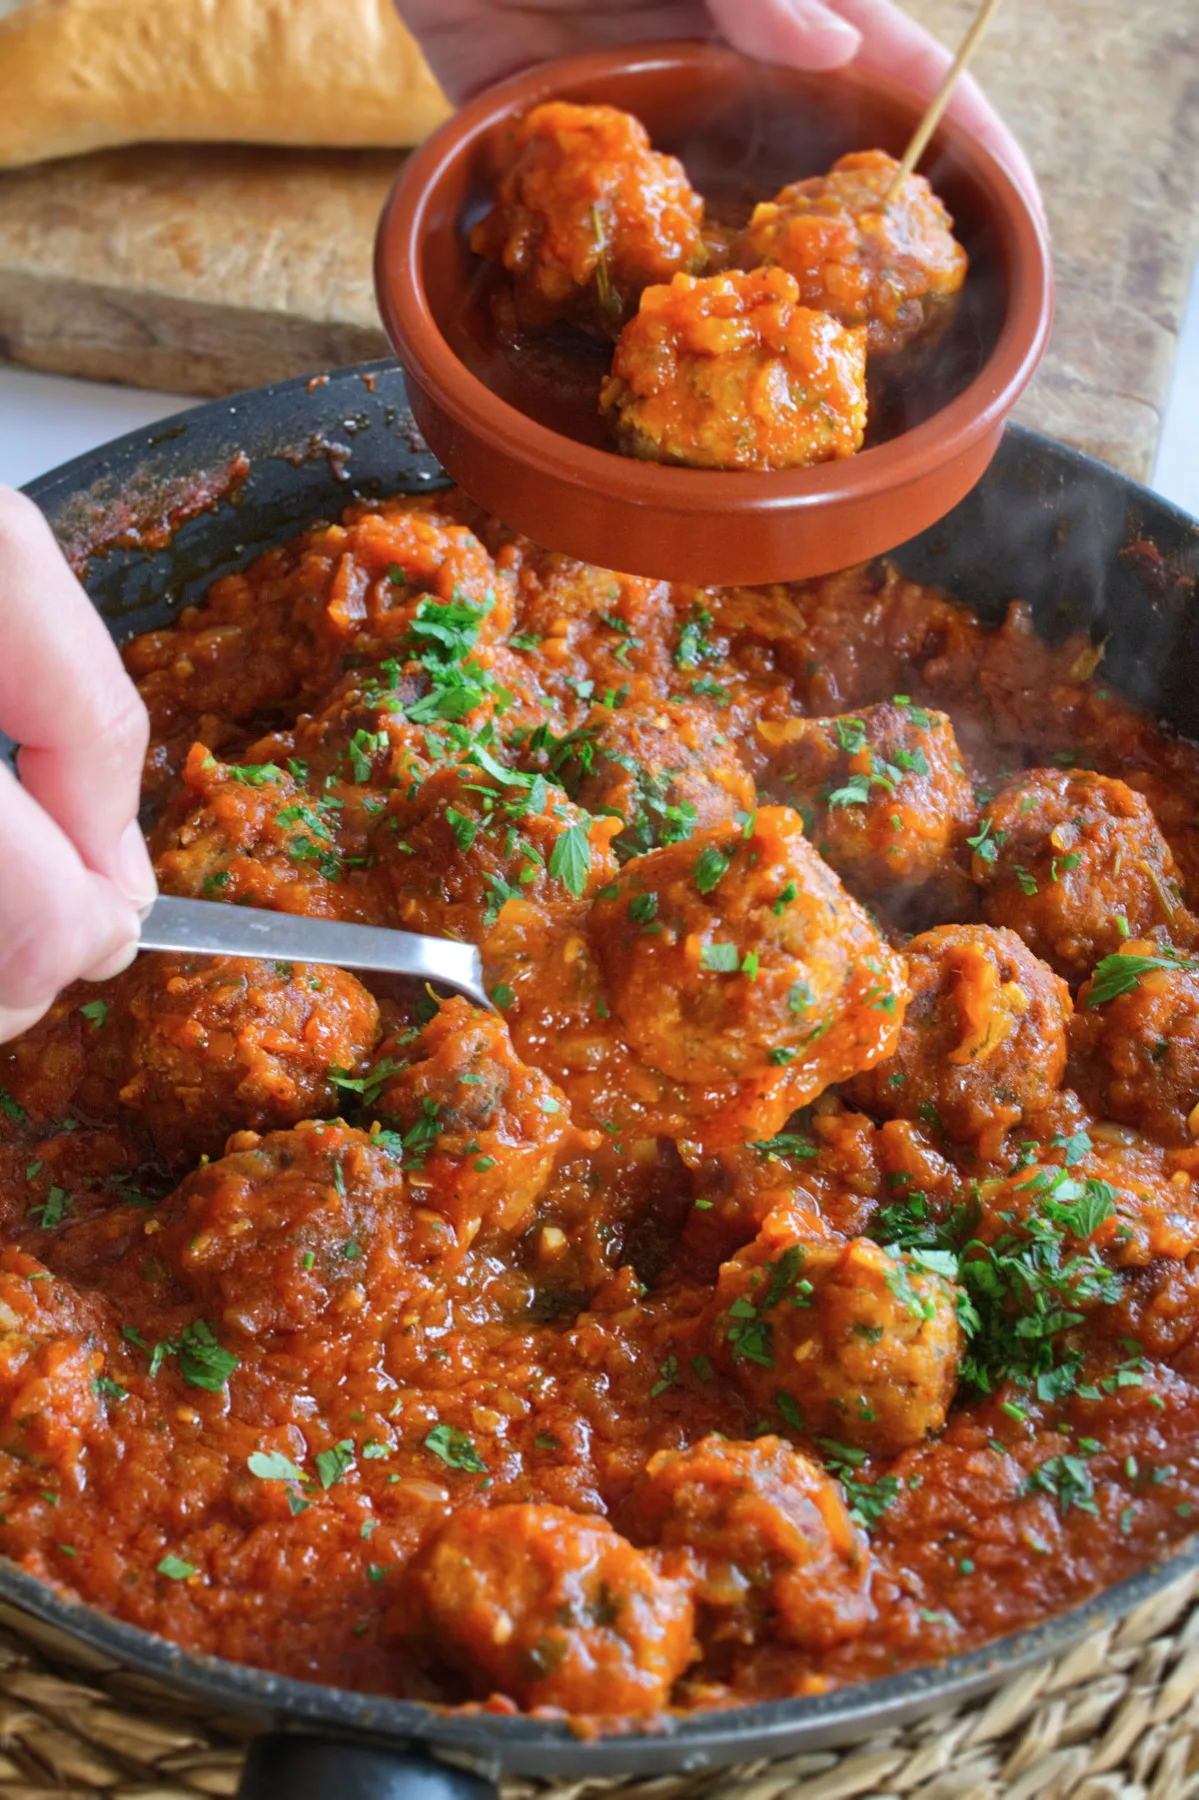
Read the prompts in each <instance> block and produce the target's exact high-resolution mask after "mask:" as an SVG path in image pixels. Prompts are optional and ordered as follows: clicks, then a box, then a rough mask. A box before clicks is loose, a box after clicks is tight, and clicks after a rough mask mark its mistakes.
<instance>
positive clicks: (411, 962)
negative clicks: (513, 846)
mask: <svg viewBox="0 0 1199 1800" xmlns="http://www.w3.org/2000/svg"><path fill="white" fill-rule="evenodd" d="M140 942H141V948H142V949H143V950H182V951H185V952H188V953H195V954H198V955H203V956H252V957H256V958H264V959H266V960H269V961H272V962H303V963H328V964H331V965H333V966H334V967H336V968H340V969H367V970H370V971H371V972H373V973H375V974H380V975H402V976H405V977H407V978H408V979H409V980H412V981H420V982H426V981H427V982H430V983H431V984H432V985H433V987H435V988H449V989H451V990H452V992H454V993H455V994H464V995H465V996H466V998H467V999H468V1000H473V1001H474V1002H475V1004H476V1006H486V1007H490V1006H491V1001H490V1000H489V998H488V996H487V990H486V988H485V987H484V986H483V964H482V960H481V958H480V956H479V952H478V951H477V950H476V948H475V946H474V945H473V944H460V943H457V942H455V941H454V940H453V939H452V938H440V937H422V936H421V935H420V934H419V933H418V932H415V931H391V930H389V929H386V928H385V927H382V926H376V925H342V924H340V923H338V922H337V921H335V920H331V919H309V918H305V917H304V916H303V915H302V914H297V913H284V912H266V911H264V910H263V909H262V908H261V907H256V906H223V905H221V904H219V903H218V902H216V901H212V900H175V899H172V898H169V897H167V898H163V899H159V900H156V901H155V902H154V904H153V906H152V907H151V908H150V910H149V912H148V913H147V914H146V916H145V918H144V919H143V920H142V930H141V940H140Z"/></svg>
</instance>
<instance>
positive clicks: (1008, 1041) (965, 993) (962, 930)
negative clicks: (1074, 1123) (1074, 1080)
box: [849, 925, 1073, 1154]
mask: <svg viewBox="0 0 1199 1800" xmlns="http://www.w3.org/2000/svg"><path fill="white" fill-rule="evenodd" d="M906 955H907V966H908V984H909V986H910V988H911V990H912V998H911V1000H910V1001H909V1002H908V1009H907V1012H906V1013H905V1014H904V1020H903V1029H902V1030H901V1031H900V1034H899V1044H898V1046H897V1048H896V1051H895V1054H894V1056H892V1057H890V1058H888V1060H887V1061H886V1062H885V1063H878V1064H876V1066H875V1067H874V1068H873V1069H871V1070H870V1071H869V1072H868V1073H867V1074H864V1075H859V1076H858V1077H857V1078H856V1080H855V1081H854V1082H853V1083H852V1084H851V1086H850V1089H849V1094H850V1098H851V1099H852V1100H853V1101H855V1103H856V1104H857V1105H859V1106H863V1107H865V1109H866V1111H867V1112H871V1113H875V1114H881V1115H882V1117H884V1118H890V1119H922V1120H923V1121H924V1122H925V1123H926V1124H932V1125H933V1126H934V1127H940V1128H941V1129H943V1130H944V1131H945V1133H946V1135H947V1136H949V1137H950V1138H954V1139H956V1140H957V1141H958V1142H960V1143H970V1142H972V1141H974V1140H976V1139H979V1138H984V1137H985V1138H986V1139H987V1144H988V1150H987V1153H988V1154H993V1153H994V1152H996V1151H997V1150H998V1148H999V1144H1000V1141H1001V1140H1002V1138H1003V1135H1004V1133H1005V1132H1006V1131H1007V1130H1008V1128H1009V1127H1010V1126H1012V1125H1015V1124H1016V1123H1017V1122H1018V1121H1019V1120H1020V1119H1022V1118H1023V1117H1024V1116H1025V1114H1027V1113H1033V1112H1036V1111H1038V1110H1039V1109H1040V1108H1042V1107H1044V1106H1046V1105H1048V1103H1049V1101H1050V1100H1052V1098H1053V1096H1054V1094H1055V1093H1056V1091H1057V1089H1058V1088H1059V1087H1060V1085H1061V1080H1062V1076H1063V1074H1064V1073H1065V1068H1066V1024H1067V1021H1068V1019H1069V1017H1070V1014H1071V1012H1072V1010H1073V1008H1072V1006H1071V1003H1070V990H1069V988H1068V987H1067V986H1066V984H1065V982H1064V981H1063V980H1062V979H1061V977H1060V976H1059V975H1055V974H1054V973H1053V970H1052V969H1050V968H1049V967H1047V965H1046V964H1045V963H1043V962H1039V961H1038V960H1037V958H1036V957H1035V956H1034V955H1033V954H1032V952H1031V951H1030V950H1029V949H1027V948H1026V946H1025V944H1024V943H1023V941H1022V940H1021V939H1020V938H1018V937H1017V936H1016V934H1015V932H1014V931H1005V930H1003V929H1002V928H1000V929H996V928H994V927H993V926H989V925H941V926H938V928H937V929H936V930H935V931H926V932H924V933H923V934H922V936H920V937H917V938H913V939H912V941H911V943H910V944H909V945H908V947H907V952H906Z"/></svg>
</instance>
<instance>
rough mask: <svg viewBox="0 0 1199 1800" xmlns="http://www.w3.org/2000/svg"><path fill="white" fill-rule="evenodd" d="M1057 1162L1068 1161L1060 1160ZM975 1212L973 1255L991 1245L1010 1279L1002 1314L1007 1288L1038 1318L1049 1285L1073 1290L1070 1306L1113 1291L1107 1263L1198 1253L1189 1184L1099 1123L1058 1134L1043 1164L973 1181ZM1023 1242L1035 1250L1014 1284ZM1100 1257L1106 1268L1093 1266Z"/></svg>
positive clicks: (1196, 1205) (1156, 1156)
mask: <svg viewBox="0 0 1199 1800" xmlns="http://www.w3.org/2000/svg"><path fill="white" fill-rule="evenodd" d="M1063 1143H1065V1149H1063ZM1063 1155H1068V1156H1069V1159H1070V1160H1069V1161H1068V1162H1065V1161H1063V1160H1060V1159H1061V1158H1062V1156H1063ZM972 1210H975V1211H976V1212H977V1215H978V1216H977V1220H976V1223H975V1227H974V1229H975V1238H974V1243H973V1246H972V1248H977V1246H978V1245H979V1244H982V1245H984V1246H987V1247H992V1246H995V1245H998V1246H999V1247H1000V1252H1001V1255H1000V1261H1001V1262H1003V1264H1004V1267H1005V1271H1006V1273H1007V1275H1008V1277H1009V1279H1008V1280H1007V1281H1001V1282H1000V1284H999V1288H998V1293H999V1295H1000V1296H1001V1298H1000V1306H999V1310H1000V1311H1001V1312H1002V1311H1003V1310H1004V1308H1005V1305H1006V1301H1005V1300H1004V1299H1003V1298H1002V1296H1003V1294H1004V1293H1005V1290H1007V1289H1009V1288H1010V1289H1012V1290H1013V1291H1014V1294H1015V1298H1016V1299H1017V1300H1018V1301H1019V1302H1021V1303H1023V1302H1025V1301H1026V1300H1027V1301H1028V1302H1029V1303H1030V1305H1031V1309H1032V1311H1033V1312H1035V1313H1043V1312H1044V1310H1045V1300H1046V1297H1047V1295H1048V1296H1049V1297H1052V1293H1053V1284H1054V1283H1056V1284H1057V1286H1058V1289H1059V1295H1060V1293H1061V1292H1063V1291H1066V1292H1071V1296H1072V1297H1071V1301H1070V1304H1071V1305H1073V1304H1074V1303H1075V1301H1076V1299H1083V1300H1085V1299H1087V1298H1091V1299H1094V1298H1095V1296H1096V1293H1098V1292H1099V1291H1100V1290H1102V1289H1104V1288H1105V1287H1107V1286H1110V1279H1109V1276H1110V1271H1109V1269H1108V1268H1107V1267H1105V1266H1104V1264H1110V1265H1111V1266H1112V1267H1113V1268H1118V1269H1143V1268H1146V1267H1147V1266H1148V1265H1149V1264H1150V1263H1153V1262H1158V1261H1166V1260H1168V1261H1175V1262H1177V1261H1180V1260H1181V1259H1182V1258H1184V1257H1186V1256H1189V1255H1190V1254H1191V1252H1192V1251H1194V1250H1195V1249H1196V1248H1199V1196H1197V1195H1196V1193H1195V1186H1194V1183H1193V1182H1192V1181H1190V1180H1186V1179H1184V1180H1183V1181H1182V1182H1181V1183H1180V1182H1179V1181H1178V1180H1177V1179H1176V1178H1172V1176H1171V1171H1170V1170H1169V1169H1168V1167H1167V1166H1166V1162H1165V1158H1164V1157H1163V1153H1162V1151H1161V1149H1160V1147H1159V1146H1158V1145H1156V1144H1151V1143H1150V1142H1149V1141H1148V1140H1147V1139H1145V1138H1138V1136H1137V1134H1136V1133H1135V1132H1133V1131H1128V1130H1126V1129H1125V1128H1124V1127H1123V1126H1119V1125H1109V1124H1107V1123H1105V1122H1100V1123H1096V1122H1094V1121H1091V1122H1090V1123H1089V1124H1087V1125H1086V1126H1080V1127H1079V1129H1078V1131H1077V1132H1074V1133H1072V1134H1071V1136H1070V1138H1069V1139H1067V1140H1064V1139H1063V1135H1062V1134H1057V1135H1055V1138H1054V1140H1053V1143H1052V1145H1050V1146H1049V1147H1047V1148H1045V1149H1044V1150H1043V1151H1042V1160H1040V1161H1036V1162H1031V1163H1028V1164H1026V1165H1025V1166H1024V1167H1022V1168H1019V1169H1018V1170H1017V1171H1016V1172H1015V1173H1014V1174H1011V1175H1008V1176H1005V1177H1004V1178H1003V1179H1002V1180H995V1181H983V1182H979V1183H978V1184H977V1190H976V1201H975V1208H974V1209H972ZM1030 1242H1031V1243H1033V1244H1034V1245H1035V1246H1036V1248H1035V1250H1034V1252H1033V1254H1032V1256H1031V1259H1030V1261H1029V1263H1028V1265H1027V1267H1028V1274H1027V1279H1026V1278H1025V1276H1024V1275H1023V1274H1016V1275H1015V1277H1014V1279H1013V1278H1012V1276H1013V1270H1014V1269H1015V1265H1014V1264H1013V1263H1012V1262H1011V1260H1010V1258H1008V1257H1007V1256H1006V1254H1005V1253H1006V1252H1007V1251H1010V1250H1011V1249H1012V1248H1013V1246H1014V1247H1015V1248H1017V1250H1019V1251H1021V1252H1026V1251H1027V1247H1028V1245H1029V1243H1030ZM1063 1245H1066V1246H1067V1248H1066V1249H1065V1250H1063V1248H1062V1246H1063ZM1079 1246H1085V1249H1086V1256H1085V1257H1084V1258H1082V1259H1077V1258H1076V1256H1075V1254H1074V1253H1075V1251H1076V1250H1077V1249H1078V1247H1079ZM1100 1253H1102V1256H1103V1258H1104V1263H1100V1262H1098V1260H1097V1259H1098V1256H1099V1254H1100ZM970 1285H971V1287H972V1288H976V1287H977V1283H971V1284H970ZM1021 1288H1026V1289H1027V1293H1026V1294H1025V1293H1022V1292H1021V1291H1020V1290H1021ZM993 1297H994V1296H993V1295H991V1294H988V1296H987V1298H988V1299H992V1298H993ZM1009 1310H1010V1309H1009ZM1049 1310H1050V1311H1051V1312H1052V1311H1053V1310H1058V1317H1059V1319H1060V1318H1061V1313H1060V1309H1057V1308H1056V1306H1055V1307H1051V1308H1050V1309H1049ZM1064 1323H1065V1324H1067V1325H1068V1324H1070V1323H1072V1321H1071V1320H1070V1319H1068V1318H1067V1319H1065V1320H1064ZM1059 1329H1060V1326H1059ZM1029 1341H1031V1340H1030V1339H1029V1338H1026V1343H1027V1342H1029Z"/></svg>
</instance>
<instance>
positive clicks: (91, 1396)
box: [0, 1244, 106, 1485]
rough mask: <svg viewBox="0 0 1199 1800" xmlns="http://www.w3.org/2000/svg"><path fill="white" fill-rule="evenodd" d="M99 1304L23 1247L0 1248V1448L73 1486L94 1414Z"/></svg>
mask: <svg viewBox="0 0 1199 1800" xmlns="http://www.w3.org/2000/svg"><path fill="white" fill-rule="evenodd" d="M101 1307H102V1303H101V1302H100V1301H99V1300H93V1299H91V1298H90V1297H86V1296H84V1295H82V1294H78V1293H76V1292H75V1290H74V1289H73V1288H72V1287H70V1286H69V1285H68V1284H67V1283H66V1282H64V1281H59V1280H57V1279H56V1278H55V1277H54V1276H53V1275H51V1273H50V1271H49V1270H48V1269H45V1268H43V1266H42V1264H41V1263H39V1262H38V1261H37V1260H36V1258H35V1257H32V1256H28V1255H26V1253H25V1252H24V1251H23V1250H18V1249H17V1248H16V1247H15V1246H14V1245H11V1244H10V1245H7V1246H6V1247H5V1248H4V1249H3V1250H0V1450H4V1451H5V1452H7V1454H8V1455H9V1456H12V1457H14V1458H16V1459H17V1460H18V1461H20V1462H22V1463H26V1464H33V1466H34V1467H46V1468H53V1469H55V1470H56V1471H57V1472H59V1473H60V1474H62V1475H63V1476H64V1477H65V1478H67V1479H70V1480H72V1484H73V1485H74V1483H75V1481H76V1480H79V1481H81V1479H82V1478H81V1477H75V1476H74V1475H73V1471H74V1470H75V1469H76V1467H77V1465H78V1463H79V1460H80V1457H81V1455H82V1451H83V1445H84V1440H85V1438H86V1436H87V1434H88V1431H89V1428H90V1427H91V1426H93V1425H94V1424H95V1423H96V1422H97V1421H98V1420H99V1419H100V1418H101V1417H102V1407H101V1403H100V1399H99V1393H98V1389H97V1385H96V1384H97V1379H98V1377H99V1376H100V1375H102V1373H103V1370H104V1351H103V1343H104V1338H105V1335H106V1333H105V1331H104V1318H103V1313H102V1310H101Z"/></svg>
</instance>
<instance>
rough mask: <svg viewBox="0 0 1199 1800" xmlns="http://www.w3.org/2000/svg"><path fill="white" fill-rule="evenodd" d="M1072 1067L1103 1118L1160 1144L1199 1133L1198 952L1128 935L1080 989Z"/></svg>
mask: <svg viewBox="0 0 1199 1800" xmlns="http://www.w3.org/2000/svg"><path fill="white" fill-rule="evenodd" d="M1070 1056H1071V1063H1070V1073H1071V1077H1072V1080H1073V1082H1074V1084H1075V1085H1076V1086H1077V1088H1078V1091H1079V1093H1081V1094H1082V1095H1083V1096H1084V1098H1086V1099H1087V1100H1089V1101H1090V1102H1091V1103H1092V1105H1093V1106H1094V1107H1095V1108H1096V1110H1097V1111H1098V1112H1099V1113H1100V1114H1101V1115H1103V1116H1104V1117H1106V1118H1109V1119H1119V1120H1120V1121H1121V1123H1123V1124H1125V1125H1134V1126H1136V1127H1137V1129H1138V1130H1140V1131H1143V1132H1145V1133H1146V1134H1147V1135H1148V1136H1149V1137H1151V1138H1155V1139H1156V1140H1157V1141H1158V1142H1159V1143H1162V1144H1173V1145H1183V1144H1192V1143H1194V1142H1195V1140H1196V1139H1199V960H1196V958H1195V957H1193V956H1181V955H1179V953H1178V952H1177V951H1174V950H1172V949H1171V948H1170V947H1169V946H1168V945H1165V944H1160V943H1157V942H1155V941H1153V940H1137V939H1135V938H1134V939H1132V940H1131V941H1130V942H1129V943H1126V944H1123V945H1121V947H1120V951H1119V953H1118V955H1117V956H1114V957H1111V958H1108V959H1106V960H1105V962H1103V963H1101V964H1100V966H1099V968H1098V970H1097V971H1096V973H1095V975H1094V976H1092V978H1091V980H1090V981H1088V982H1086V983H1084V985H1083V986H1082V987H1081V988H1080V989H1079V993H1078V1009H1077V1011H1076V1013H1075V1015H1074V1019H1073V1021H1072V1023H1071V1031H1070Z"/></svg>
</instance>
